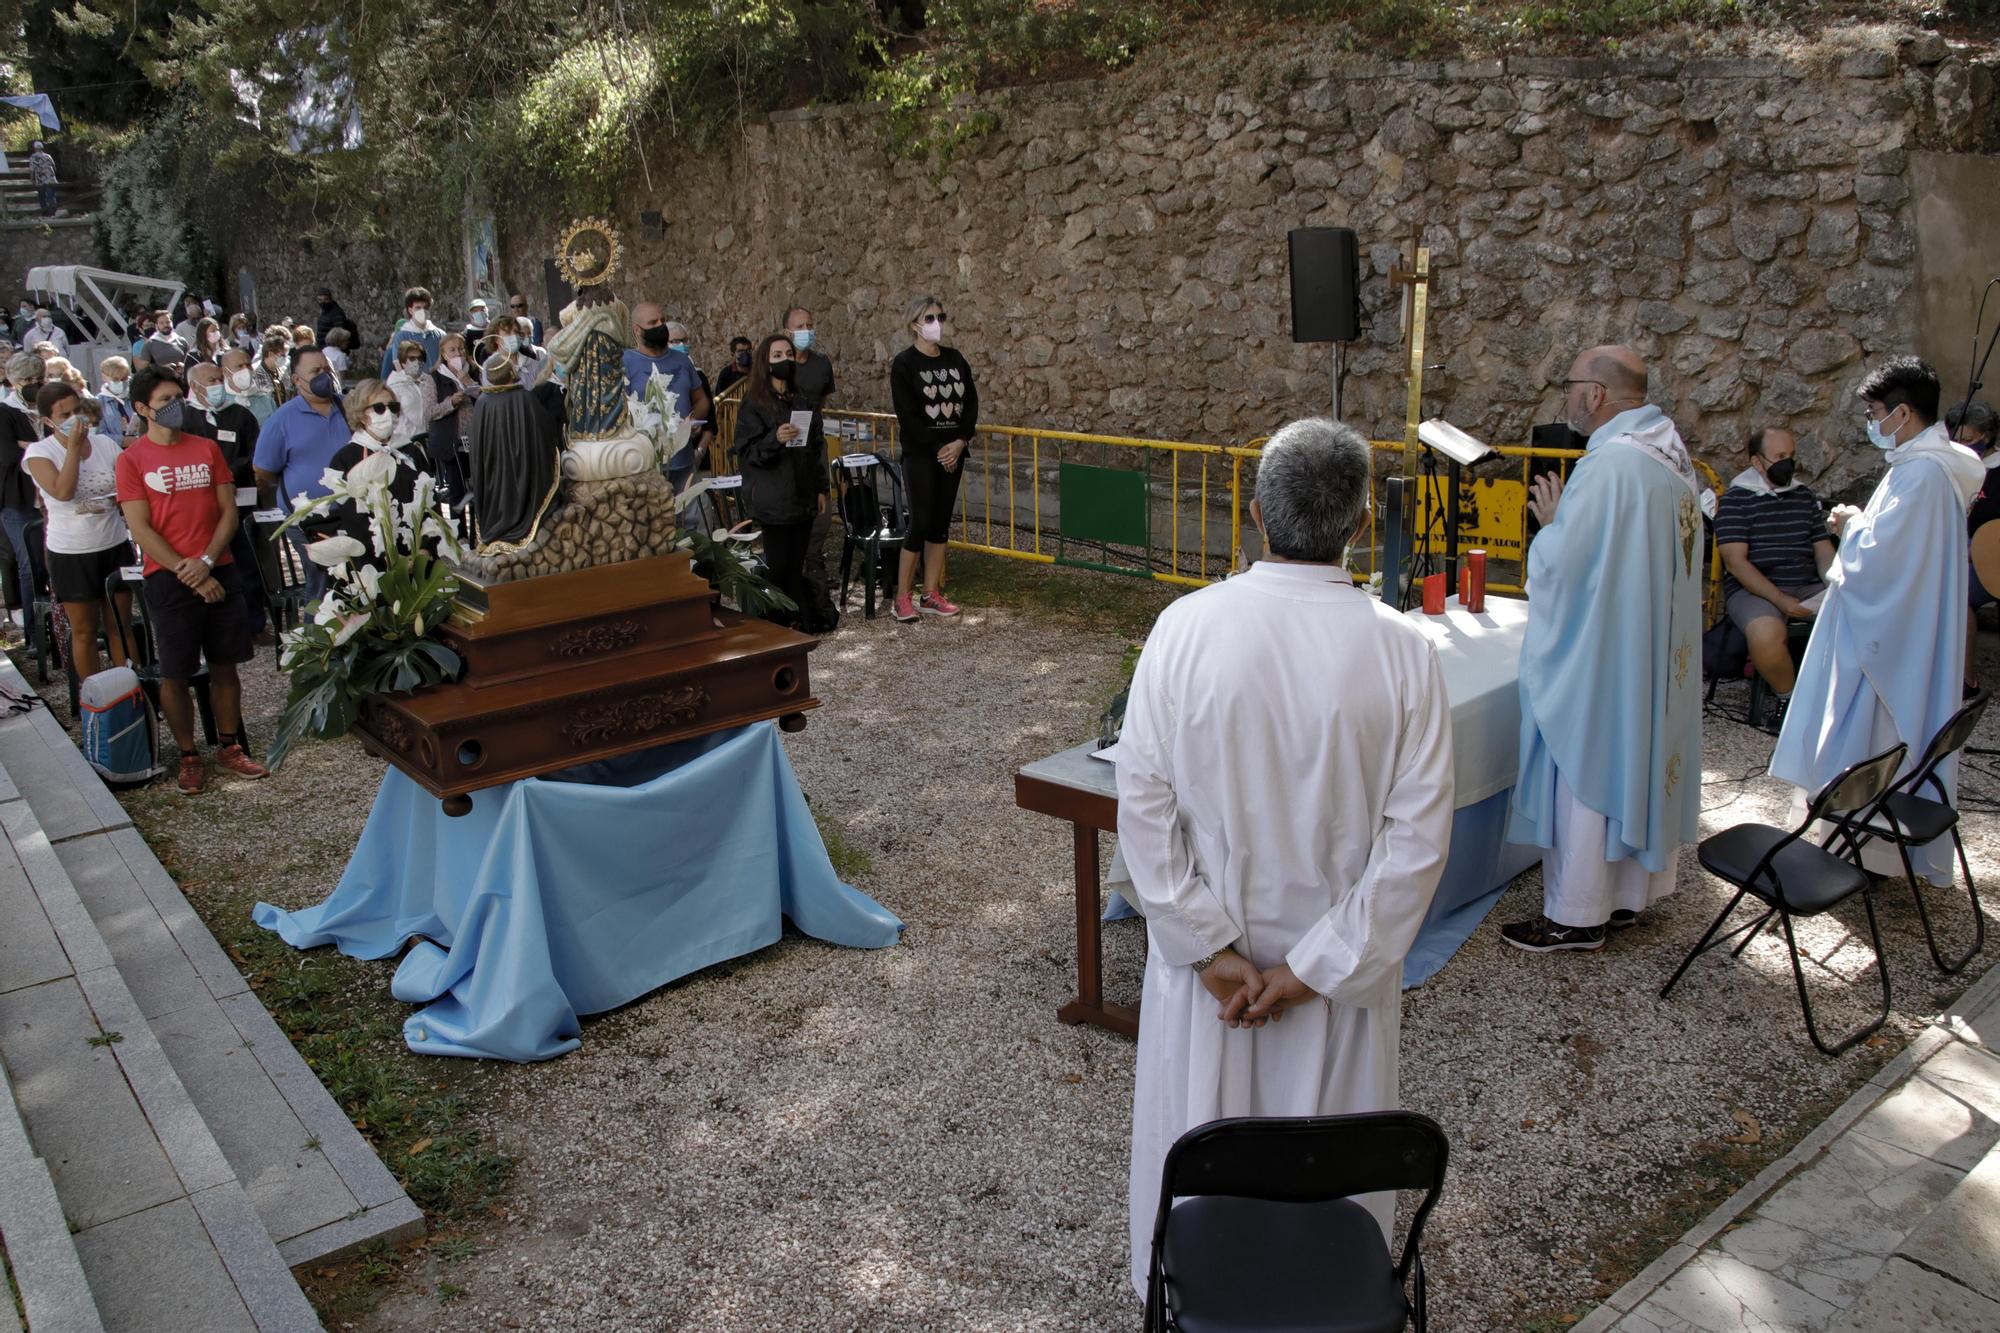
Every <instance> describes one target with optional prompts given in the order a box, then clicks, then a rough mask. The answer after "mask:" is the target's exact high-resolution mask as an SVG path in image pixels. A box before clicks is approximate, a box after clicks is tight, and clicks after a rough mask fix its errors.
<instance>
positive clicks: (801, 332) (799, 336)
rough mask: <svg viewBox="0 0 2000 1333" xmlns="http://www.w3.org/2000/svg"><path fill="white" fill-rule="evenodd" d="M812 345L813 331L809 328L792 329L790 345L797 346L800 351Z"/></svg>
mask: <svg viewBox="0 0 2000 1333" xmlns="http://www.w3.org/2000/svg"><path fill="white" fill-rule="evenodd" d="M812 345H813V331H812V330H811V329H793V330H792V346H794V347H796V348H798V349H799V350H800V351H801V352H803V351H805V350H807V349H808V348H810V347H811V346H812Z"/></svg>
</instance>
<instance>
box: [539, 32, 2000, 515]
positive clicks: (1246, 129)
mask: <svg viewBox="0 0 2000 1333" xmlns="http://www.w3.org/2000/svg"><path fill="white" fill-rule="evenodd" d="M1843 41H1845V42H1846V45H1844V46H1840V47H1831V46H1830V47H1827V48H1823V49H1816V50H1811V51H1790V52H1787V53H1783V54H1763V55H1759V54H1751V55H1731V56H1726V57H1718V56H1706V57H1702V56H1683V55H1660V56H1653V55H1636V56H1628V57H1624V58H1620V59H1617V60H1611V59H1548V58H1530V57H1513V58H1509V59H1506V60H1497V59H1496V60H1474V61H1462V62H1429V63H1424V62H1419V63H1398V64H1385V63H1380V62H1367V61H1361V60H1357V59H1353V58H1351V57H1344V56H1338V55H1327V54H1324V53H1320V52H1317V51H1307V50H1299V51H1292V50H1287V49H1266V50H1264V51H1261V52H1259V53H1257V54H1255V55H1254V56H1253V57H1252V58H1250V59H1247V60H1246V59H1244V58H1243V57H1242V56H1241V54H1240V53H1229V54H1228V56H1227V57H1226V58H1225V57H1224V56H1217V57H1215V58H1214V59H1213V60H1212V61H1210V62H1209V64H1208V66H1207V67H1206V68H1205V69H1204V68H1194V69H1192V70H1191V69H1190V68H1189V67H1187V66H1186V65H1185V64H1183V65H1182V66H1180V67H1177V68H1175V69H1172V70H1164V69H1161V68H1147V67H1145V66H1144V65H1142V66H1141V67H1139V68H1135V69H1133V70H1130V71H1126V72H1124V73H1121V74H1118V75H1115V76H1112V77H1110V78H1106V79H1101V80H1090V81H1086V82H1078V83H1070V84H1062V85H1054V86H1046V87H1041V88H1031V89H1024V90H1016V91H1013V92H1009V93H1004V94H998V95H995V96H993V97H991V98H989V99H988V100H987V102H986V105H987V107H988V109H990V110H992V111H993V112H995V114H996V115H997V118H998V128H997V129H996V130H995V131H994V132H993V133H992V134H991V135H990V136H988V137H987V138H985V139H984V140H981V141H980V142H978V143H976V144H975V145H973V146H972V147H971V148H970V149H969V150H968V151H967V152H966V154H965V155H964V156H963V157H962V158H961V160H959V161H958V162H956V163H955V164H954V165H953V166H952V167H951V168H950V169H949V170H948V171H947V172H946V173H945V174H943V175H942V176H938V177H935V178H933V176H932V174H931V173H930V172H929V171H928V170H927V169H926V168H924V167H922V166H920V165H917V164H914V163H911V162H907V161H898V160H894V159H892V158H891V157H890V156H889V155H888V153H887V152H886V151H885V149H884V147H883V138H884V135H883V123H882V120H881V118H880V115H879V114H878V113H876V112H874V111H872V110H871V109H868V108H852V107H850V108H832V109H827V110H824V111H807V112H796V113H782V114H779V115H777V116H774V117H772V118H771V119H770V120H769V121H768V122H763V123H756V124H750V125H747V126H745V127H744V128H743V130H742V132H741V134H740V135H739V136H737V137H736V138H735V139H734V140H733V141H732V142H731V143H729V144H728V145H726V147H725V148H724V149H722V150H720V151H718V152H716V153H713V154H711V155H708V156H706V157H693V156H689V155H675V154H673V153H671V152H668V153H665V154H663V155H662V157H661V159H660V160H659V161H658V162H657V163H656V164H654V165H653V167H652V172H651V174H652V178H653V180H654V181H655V182H656V183H658V193H657V194H654V195H650V196H649V195H645V194H642V193H640V192H639V191H638V189H637V187H636V186H635V187H634V193H633V194H632V195H631V196H630V197H629V198H628V199H627V200H626V201H625V203H624V206H623V207H622V208H621V210H620V211H619V213H618V214H617V215H616V216H615V217H614V221H616V222H618V223H619V224H620V225H621V226H622V228H623V229H624V234H625V239H626V242H627V250H628V255H629V257H630V261H631V262H630V272H629V273H628V275H627V276H626V277H625V278H624V279H623V280H622V281H621V282H620V283H619V289H620V293H621V295H623V296H625V297H626V299H628V300H633V301H636V300H639V299H646V298H651V299H657V300H660V301H662V302H663V303H665V304H666V305H667V306H668V307H669V309H670V310H671V311H673V312H674V313H675V314H676V315H677V316H678V317H679V318H681V319H683V320H684V321H685V322H687V323H688V324H689V325H690V327H691V328H692V329H693V331H694V334H695V338H696V343H697V347H696V353H697V359H699V360H701V361H702V362H703V364H704V365H707V366H709V367H711V368H713V367H715V366H717V365H719V364H720V362H721V360H722V359H723V355H724V351H725V347H724V340H725V339H726V338H727V337H728V336H730V335H732V334H735V333H743V334H746V335H751V336H756V335H759V334H761V333H763V332H765V331H767V330H769V329H770V328H772V327H774V326H775V325H776V323H777V320H778V317H779V314H780V311H781V310H782V309H783V307H784V306H785V304H786V303H787V302H788V301H792V300H797V301H800V302H803V303H805V304H807V305H810V306H812V307H814V309H815V311H816V313H817V317H818V323H819V330H820V337H821V341H822V343H823V345H824V346H825V347H826V348H827V349H828V350H829V351H830V352H831V353H832V355H833V356H834V358H835V361H836V365H837V368H838V371H839V380H840V392H839V395H838V401H839V402H840V403H842V404H843V405H846V406H850V407H855V408H885V409H886V407H887V406H888V396H889V395H888V387H887V382H886V381H887V368H888V362H889V359H890V358H891V357H892V356H893V355H894V354H895V353H896V352H897V351H898V350H899V349H900V348H901V347H902V346H904V345H905V343H906V337H905V335H904V333H903V331H902V309H903V304H904V302H905V300H906V299H907V298H908V297H909V296H911V295H912V294H914V293H918V292H924V291H929V292H934V293H935V294H936V295H937V296H938V297H939V298H940V299H941V300H942V301H943V302H944V304H945V306H946V307H947V309H948V311H949V313H950V314H951V316H952V318H953V323H954V325H955V328H956V336H955V341H956V343H957V345H958V346H959V347H960V348H961V350H963V351H964V352H965V353H966V354H967V355H968V357H969V358H970V359H971V361H972V363H973V365H974V366H975V368H976V369H977V371H978V373H979V375H980V377H981V397H982V406H983V415H984V416H985V417H986V418H987V419H988V420H990V421H995V422H1007V423H1010V424H1022V425H1027V424H1042V425H1046V426H1050V427H1056V428H1066V429H1074V430H1088V431H1096V432H1106V433H1116V434H1138V435H1147V436H1154V437H1161V438H1175V439H1196V440H1208V441H1241V440H1244V439H1248V438H1250V437H1252V436H1256V435H1261V434H1264V433H1266V432H1268V431H1269V430H1271V429H1272V428H1273V427H1274V426H1276V425H1278V424H1280V423H1281V422H1283V421H1284V420H1286V419H1287V418H1289V417H1292V416H1295V415H1298V414H1301V413H1306V412H1313V411H1322V412H1323V411H1325V410H1327V408H1328V406H1329V402H1330V389H1329V349H1328V348H1326V347H1323V346H1320V347H1300V346H1295V345H1294V344H1293V343H1292V342H1291V341H1290V307H1289V288H1288V278H1287V271H1286V263H1287V261H1286V232H1287V231H1288V230H1289V229H1290V228H1292V227H1297V226H1313V225H1331V226H1348V227H1353V228H1355V229H1356V230H1357V231H1358V232H1359V233H1360V237H1361V242H1362V254H1363V257H1362V262H1361V272H1362V304H1363V313H1364V320H1365V322H1366V327H1365V329H1364V332H1363V337H1362V340H1361V341H1360V342H1359V343H1357V344H1355V345H1354V346H1352V347H1351V348H1350V349H1349V356H1348V367H1349V376H1348V380H1347V386H1346V389H1347V391H1346V408H1347V416H1348V417H1349V419H1350V420H1352V421H1354V422H1356V423H1357V424H1358V425H1361V426H1363V427H1365V428H1366V429H1367V430H1368V431H1370V432H1371V433H1373V434H1375V435H1377V436H1396V435H1400V431H1401V418H1402V399H1403V383H1402V364H1401V354H1400V349H1399V341H1400V329H1399V304H1400V298H1399V295H1398V293H1397V292H1396V291H1395V290H1393V289H1392V288H1391V286H1390V284H1389V282H1388V278H1387V272H1388V269H1389V268H1390V266H1391V265H1392V264H1393V263H1395V262H1396V260H1397V257H1398V254H1399V251H1400V248H1401V247H1402V246H1403V245H1404V244H1405V243H1406V242H1407V241H1408V240H1409V238H1410V237H1411V236H1412V235H1413V234H1421V236H1422V238H1423V240H1424V242H1425V244H1427V245H1428V246H1429V247H1430V248H1431V252H1432V260H1433V263H1434V264H1435V266H1436V280H1435V284H1434V287H1433V289H1432V292H1431V312H1432V313H1431V319H1430V325H1429V339H1430V348H1431V355H1430V356H1429V357H1428V358H1427V359H1428V360H1429V361H1430V362H1431V363H1432V364H1433V365H1435V366H1436V367H1437V369H1434V370H1433V371H1431V373H1430V374H1429V376H1428V378H1427V383H1426V395H1425V408H1426V411H1427V412H1428V413H1431V414H1441V415H1444V416H1446V417H1448V418H1450V419H1452V420H1453V421H1456V422H1458V423H1459V424H1461V425H1463V426H1465V427H1466V428H1468V429H1470V430H1472V431H1474V432H1475V433H1478V434H1481V435H1483V436H1486V437H1488V438H1491V439H1493V440H1495V441H1502V442H1505V441H1516V442H1519V441H1524V440H1525V438H1526V436H1527V432H1528V428H1529V426H1530V425H1531V424H1532V423H1533V422H1535V421H1539V420H1548V419H1552V418H1553V417H1554V416H1555V415H1556V413H1557V409H1558V406H1559V391H1558V390H1557V389H1556V388H1555V387H1554V385H1555V383H1556V382H1557V381H1558V380H1560V379H1561V378H1562V376H1563V374H1564V372H1565V371H1566V370H1567V368H1568V364H1569V360H1570V358H1571V356H1572V355H1573V353H1574V352H1575V351H1576V350H1577V349H1578V348H1580V347H1582V346H1586V345H1589V344H1591V343H1595V342H1599V341H1624V342H1629V343H1631V344H1632V345H1634V346H1635V347H1637V348H1638V349H1639V350H1640V351H1641V352H1642V353H1643V354H1644V355H1645V356H1646V357H1647V358H1648V360H1649V361H1650V363H1651V366H1652V370H1653V375H1654V383H1655V397H1656V399H1657V401H1659V402H1661V403H1662V404H1663V405H1665V406H1667V407H1668V408H1669V409H1670V410H1671V411H1672V412H1673V413H1674V415H1675V418H1676V419H1677V421H1678V422H1679V423H1680V426H1681V428H1682V430H1683V432H1684V433H1685V434H1686V436H1687V438H1688V440H1689V443H1690V444H1691V446H1693V447H1694V448H1695V449H1696V450H1697V451H1698V452H1700V453H1701V454H1703V455H1704V456H1706V457H1707V458H1708V459H1709V460H1710V461H1711V462H1712V463H1713V464H1714V465H1715V466H1716V468H1717V470H1718V471H1719V472H1721V473H1722V474H1723V475H1724V477H1727V476H1728V475H1730V474H1731V473H1733V472H1734V471H1735V470H1736V468H1738V467H1740V466H1741V463H1740V455H1739V452H1738V451H1739V449H1740V443H1741V440H1742V437H1743V435H1744V433H1745V432H1746V430H1747V429H1748V428H1749V427H1750V426H1752V425H1753V424H1787V425H1791V426H1793V427H1795V428H1797V429H1798V430H1800V431H1801V432H1802V434H1803V436H1804V445H1803V451H1802V452H1803V454H1804V461H1805V464H1806V470H1807V473H1808V475H1811V476H1814V477H1816V478H1817V479H1818V480H1819V481H1820V482H1821V483H1822V484H1823V485H1824V486H1826V487H1827V488H1829V489H1840V488H1842V487H1845V486H1848V485H1850V484H1852V483H1853V482H1854V481H1855V480H1856V479H1857V478H1859V477H1860V476H1861V475H1862V474H1863V473H1865V472H1867V471H1869V470H1872V467H1873V466H1874V460H1873V459H1872V457H1871V455H1872V451H1869V450H1867V449H1866V446H1865V444H1863V443H1862V442H1861V441H1860V437H1859V432H1858V430H1856V429H1854V428H1853V422H1852V419H1851V409H1850V404H1849V403H1848V402H1847V394H1848V391H1849V390H1850V388H1851V386H1852V383H1853V382H1854V380H1855V378H1856V376H1857V375H1858V373H1859V371H1860V369H1861V366H1862V364H1863V363H1864V362H1865V361H1866V360H1867V359H1869V358H1871V357H1877V356H1882V355H1886V354H1889V353H1893V352H1897V351H1902V350H1907V349H1910V348H1911V347H1913V346H1914V340H1913V327H1912V326H1913V321H1914V313H1913V312H1914V309H1915V303H1914V300H1913V299H1912V297H1911V289H1912V284H1913V281H1914V275H1915V272H1916V247H1917V236H1916V234H1915V231H1914V228H1913V222H1912V217H1913V210H1912V206H1911V187H1910V179H1909V167H1908V160H1909V154H1910V151H1911V150H1912V149H1914V148H1918V147H1927V148H1941V149H1950V150H1982V151H1989V152H1990V151H1993V150H1994V149H1995V148H1996V147H2000V126H1996V119H1995V95H1994V83H1995V80H1994V77H1993V72H1992V71H1993V66H1992V65H1990V64H1981V63H1979V62H1978V61H1977V60H1975V59H1974V58H1973V57H1972V56H1971V55H1970V54H1967V53H1962V52H1961V53H1954V52H1952V51H1951V50H1950V49H1948V48H1947V47H1946V46H1945V44H1944V43H1943V42H1942V41H1941V40H1939V39H1938V38H1936V37H1935V36H1933V35H1930V34H1901V35H1898V34H1895V33H1890V32H1882V31H1876V30H1868V31H1866V32H1863V33H1862V34H1861V35H1860V36H1859V37H1852V36H1850V37H1847V38H1844V39H1843ZM649 209H658V210H660V211H661V212H662V213H663V215H664V217H665V218H666V221H667V224H668V225H667V229H666V235H665V239H664V240H648V239H646V238H645V237H644V236H643V235H642V232H641V228H640V225H639V220H638V219H639V214H640V213H641V212H642V211H644V210H649ZM561 221H562V219H558V218H555V217H554V216H550V217H548V218H547V219H545V222H546V226H545V227H541V226H538V227H535V228H532V229H528V230H527V231H525V232H524V231H522V230H520V229H510V230H509V231H508V232H507V233H506V234H504V235H503V238H502V239H503V246H502V249H503V252H504V253H505V254H506V256H507V259H508V262H509V264H510V268H509V277H510V280H511V281H512V282H513V283H514V284H515V285H516V286H518V287H524V288H528V289H530V290H534V289H536V288H538V287H539V281H540V265H541V259H542V257H543V255H544V254H545V252H546V250H547V247H548V245H549V244H550V240H551V235H552V233H553V231H554V230H555V229H556V228H557V227H558V226H559V225H560V223H561ZM539 305H540V302H539V301H538V302H537V306H538V307H539ZM1957 373H1959V374H1962V371H1960V372H1957Z"/></svg>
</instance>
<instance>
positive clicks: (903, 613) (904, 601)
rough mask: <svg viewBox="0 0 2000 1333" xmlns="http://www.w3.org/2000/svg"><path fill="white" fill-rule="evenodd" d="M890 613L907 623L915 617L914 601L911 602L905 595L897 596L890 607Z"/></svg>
mask: <svg viewBox="0 0 2000 1333" xmlns="http://www.w3.org/2000/svg"><path fill="white" fill-rule="evenodd" d="M890 614H891V615H893V616H895V617H896V619H897V620H899V621H901V622H902V623H903V624H905V625H907V624H909V623H910V622H911V621H913V620H915V619H916V618H917V607H916V603H914V602H912V601H911V600H910V599H909V598H907V597H898V598H897V599H896V604H895V606H893V607H892V608H890Z"/></svg>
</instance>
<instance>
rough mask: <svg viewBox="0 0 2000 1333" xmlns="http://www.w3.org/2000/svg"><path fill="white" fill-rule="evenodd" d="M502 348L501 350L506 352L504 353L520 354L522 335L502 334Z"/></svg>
mask: <svg viewBox="0 0 2000 1333" xmlns="http://www.w3.org/2000/svg"><path fill="white" fill-rule="evenodd" d="M500 346H501V349H502V350H504V351H508V352H518V351H520V350H521V335H520V334H518V333H508V334H502V335H501V338H500Z"/></svg>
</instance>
